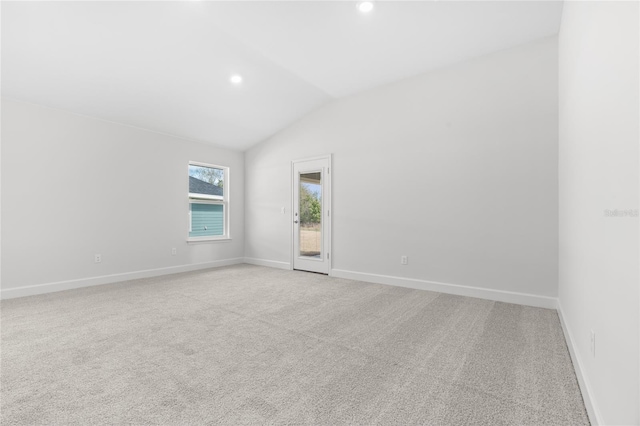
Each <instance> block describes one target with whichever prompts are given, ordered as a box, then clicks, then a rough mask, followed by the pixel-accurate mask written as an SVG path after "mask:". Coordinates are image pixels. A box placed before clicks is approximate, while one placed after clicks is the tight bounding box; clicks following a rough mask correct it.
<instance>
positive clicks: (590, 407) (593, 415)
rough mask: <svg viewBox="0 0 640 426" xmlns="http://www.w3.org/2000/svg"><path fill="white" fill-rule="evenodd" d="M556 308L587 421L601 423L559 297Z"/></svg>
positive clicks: (595, 424) (594, 425)
mask: <svg viewBox="0 0 640 426" xmlns="http://www.w3.org/2000/svg"><path fill="white" fill-rule="evenodd" d="M557 309H558V317H560V324H561V325H562V331H563V332H564V338H565V340H566V341H567V347H568V348H569V354H570V355H571V361H572V362H573V369H574V371H575V372H576V377H577V378H578V384H579V385H580V391H581V392H582V400H583V401H584V406H585V407H586V409H587V414H588V415H589V421H590V422H591V424H592V425H593V426H598V425H603V424H604V422H603V421H602V417H601V415H600V410H598V408H597V407H596V405H595V403H594V400H593V398H592V395H593V391H592V390H591V385H590V384H589V379H587V376H585V374H584V373H583V371H584V369H583V367H582V361H581V358H580V353H579V352H578V350H577V349H576V347H575V345H574V343H573V342H574V340H573V337H572V334H571V331H570V330H569V327H568V326H567V323H566V322H565V320H564V313H563V312H562V305H561V304H560V300H559V299H558V308H557Z"/></svg>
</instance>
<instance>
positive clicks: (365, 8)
mask: <svg viewBox="0 0 640 426" xmlns="http://www.w3.org/2000/svg"><path fill="white" fill-rule="evenodd" d="M357 7H358V10H359V11H360V12H362V13H369V12H371V11H372V10H373V2H372V1H361V2H360V3H358V4H357Z"/></svg>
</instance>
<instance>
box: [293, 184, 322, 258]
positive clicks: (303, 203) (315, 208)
mask: <svg viewBox="0 0 640 426" xmlns="http://www.w3.org/2000/svg"><path fill="white" fill-rule="evenodd" d="M298 180H299V185H300V187H299V188H298V190H299V194H300V195H299V203H300V204H299V206H298V212H299V215H300V218H299V220H300V226H299V228H298V229H299V231H298V234H299V235H298V238H299V250H300V252H299V255H300V256H305V257H308V258H314V259H322V172H321V171H317V172H305V173H300V175H299V179H298Z"/></svg>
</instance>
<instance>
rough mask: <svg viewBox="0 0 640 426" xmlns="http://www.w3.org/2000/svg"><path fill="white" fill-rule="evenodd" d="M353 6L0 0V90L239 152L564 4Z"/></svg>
mask: <svg viewBox="0 0 640 426" xmlns="http://www.w3.org/2000/svg"><path fill="white" fill-rule="evenodd" d="M355 5H356V2H352V1H341V2H327V1H306V2H269V1H262V2H206V1H181V2H91V1H87V2H2V95H3V96H5V97H7V98H11V99H17V100H23V101H27V102H33V103H38V104H42V105H46V106H51V107H56V108H62V109H65V110H69V111H73V112H76V113H80V114H85V115H91V116H95V117H98V118H102V119H106V120H112V121H116V122H120V123H126V124H130V125H134V126H138V127H142V128H146V129H150V130H155V131H159V132H164V133H169V134H173V135H176V136H180V137H184V138H188V139H193V140H199V141H204V142H210V143H214V144H216V145H221V146H227V147H230V148H234V149H240V150H244V149H247V148H248V147H250V146H252V145H253V144H255V143H257V142H260V141H261V140H264V139H266V138H267V137H269V136H270V135H272V134H274V133H276V132H277V131H278V130H280V129H282V128H284V127H286V126H287V125H289V124H291V123H292V122H294V121H295V120H297V119H298V118H300V117H301V116H303V115H305V114H307V113H308V112H309V111H311V110H312V109H314V108H316V107H318V106H320V105H322V104H323V103H326V102H328V101H329V100H331V99H333V98H336V97H341V96H345V95H349V94H352V93H355V92H358V91H361V90H365V89H368V88H372V87H375V86H378V85H381V84H384V83H388V82H391V81H395V80H398V79H402V78H406V77H409V76H413V75H416V74H419V73H422V72H425V71H428V70H430V69H434V68H438V67H442V66H446V65H448V64H452V63H455V62H459V61H463V60H466V59H469V58H473V57H477V56H480V55H483V54H487V53H490V52H494V51H498V50H502V49H505V48H509V47H512V46H516V45H518V44H522V43H526V42H528V41H532V40H535V39H538V38H541V37H546V36H549V35H553V34H556V33H557V32H558V29H559V25H560V15H561V11H562V3H561V2H559V1H538V2H535V1H523V2H520V1H497V2H487V1H472V2H461V1H446V0H441V1H433V0H432V1H421V2H415V1H414V2H401V1H387V2H382V1H378V2H376V3H375V5H376V7H375V9H374V11H373V12H371V13H370V14H367V15H364V14H362V13H360V12H359V11H358V10H357V9H356V7H355ZM232 73H239V74H241V75H242V76H243V78H244V81H243V83H242V85H241V86H239V87H236V86H233V85H232V84H230V82H229V77H230V75H231V74H232Z"/></svg>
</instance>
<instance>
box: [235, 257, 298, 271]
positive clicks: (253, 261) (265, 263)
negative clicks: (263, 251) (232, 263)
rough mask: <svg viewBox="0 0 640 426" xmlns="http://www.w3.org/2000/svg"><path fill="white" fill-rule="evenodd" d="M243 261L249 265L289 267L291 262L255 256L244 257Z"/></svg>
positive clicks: (277, 267)
mask: <svg viewBox="0 0 640 426" xmlns="http://www.w3.org/2000/svg"><path fill="white" fill-rule="evenodd" d="M244 263H248V264H250V265H258V266H266V267H268V268H276V269H291V263H289V262H280V261H277V260H267V259H256V258H255V257H245V258H244Z"/></svg>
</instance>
